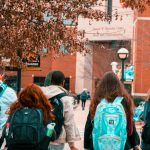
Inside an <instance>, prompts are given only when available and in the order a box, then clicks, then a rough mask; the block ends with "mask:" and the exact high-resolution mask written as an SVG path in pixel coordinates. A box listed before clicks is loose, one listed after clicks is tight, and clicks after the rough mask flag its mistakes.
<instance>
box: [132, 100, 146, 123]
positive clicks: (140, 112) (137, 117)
mask: <svg viewBox="0 0 150 150" xmlns="http://www.w3.org/2000/svg"><path fill="white" fill-rule="evenodd" d="M144 104H145V102H141V103H140V104H139V106H138V107H136V108H135V109H134V112H133V120H134V121H135V122H137V121H139V120H140V119H141V118H142V115H143V112H144Z"/></svg>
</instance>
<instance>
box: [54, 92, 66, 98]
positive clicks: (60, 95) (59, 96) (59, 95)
mask: <svg viewBox="0 0 150 150" xmlns="http://www.w3.org/2000/svg"><path fill="white" fill-rule="evenodd" d="M64 96H67V94H66V93H60V94H58V95H56V97H57V98H58V99H61V98H62V97H64Z"/></svg>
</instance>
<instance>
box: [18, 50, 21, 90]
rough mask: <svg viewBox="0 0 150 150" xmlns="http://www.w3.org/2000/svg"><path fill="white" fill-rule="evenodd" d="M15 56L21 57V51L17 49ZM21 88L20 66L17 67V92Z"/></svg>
mask: <svg viewBox="0 0 150 150" xmlns="http://www.w3.org/2000/svg"><path fill="white" fill-rule="evenodd" d="M17 56H19V57H20V58H21V51H20V50H19V49H17ZM20 90H21V68H18V69H17V93H19V92H20Z"/></svg>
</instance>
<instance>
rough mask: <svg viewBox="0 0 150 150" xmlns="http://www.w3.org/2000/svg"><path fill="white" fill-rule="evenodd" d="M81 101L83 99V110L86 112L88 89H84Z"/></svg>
mask: <svg viewBox="0 0 150 150" xmlns="http://www.w3.org/2000/svg"><path fill="white" fill-rule="evenodd" d="M80 99H81V102H82V110H84V109H85V103H86V100H87V99H88V94H87V89H86V88H84V89H83V91H82V93H81V94H80Z"/></svg>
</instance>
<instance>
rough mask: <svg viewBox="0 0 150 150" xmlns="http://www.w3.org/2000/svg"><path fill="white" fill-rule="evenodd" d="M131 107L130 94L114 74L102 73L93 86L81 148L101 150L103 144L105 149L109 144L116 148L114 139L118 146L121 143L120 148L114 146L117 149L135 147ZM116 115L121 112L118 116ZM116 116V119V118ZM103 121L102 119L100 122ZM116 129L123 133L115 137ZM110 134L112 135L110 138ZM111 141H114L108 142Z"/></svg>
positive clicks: (127, 149) (137, 145) (136, 142)
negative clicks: (94, 88) (93, 93)
mask: <svg viewBox="0 0 150 150" xmlns="http://www.w3.org/2000/svg"><path fill="white" fill-rule="evenodd" d="M132 106H133V104H132V99H131V97H130V96H129V94H128V93H127V91H126V90H125V88H124V86H123V84H122V83H121V82H120V81H119V79H118V77H117V76H116V75H115V73H113V72H107V73H105V75H104V76H103V78H102V80H101V82H100V83H99V84H98V86H97V88H96V91H95V95H94V98H93V100H92V101H91V104H90V112H89V115H88V117H87V122H86V125H85V132H84V148H85V149H88V150H103V147H104V149H107V147H108V149H109V148H110V147H109V146H111V149H112V150H114V149H115V150H116V148H117V147H116V146H118V145H117V144H118V143H119V141H118V142H115V140H116V139H121V144H120V146H121V145H122V149H120V148H119V147H118V149H117V150H119V149H120V150H130V149H131V148H134V150H139V145H140V139H139V136H138V134H137V132H136V128H135V125H134V122H133V120H132V112H133V110H132ZM116 108H117V109H116ZM120 114H122V115H121V116H120ZM114 116H116V117H114ZM119 116H120V117H121V118H122V119H121V118H120V117H119ZM117 117H119V118H120V119H117ZM98 118H99V119H98ZM101 118H102V119H101ZM104 120H105V122H103V123H102V121H104ZM97 121H98V122H97ZM122 122H123V124H122ZM116 128H117V129H116ZM98 129H100V130H98ZM114 130H115V132H114ZM118 130H119V133H122V131H123V132H124V133H122V134H121V135H120V134H118V135H117V136H116V135H115V134H116V133H117V132H118ZM103 132H105V133H103ZM101 133H103V135H101ZM104 135H105V136H104ZM110 135H111V136H110ZM106 136H107V138H106ZM112 137H116V138H114V139H113V138H112ZM122 137H124V139H122ZM97 138H99V139H101V140H98V139H97ZM102 139H104V140H102ZM109 139H111V140H109ZM123 141H124V142H123ZM112 142H114V143H113V144H112ZM100 147H101V148H100ZM123 147H124V148H123Z"/></svg>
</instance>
